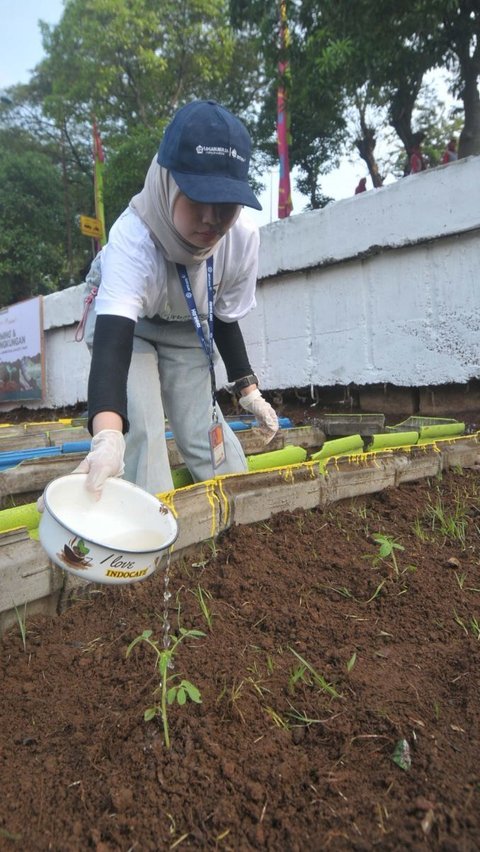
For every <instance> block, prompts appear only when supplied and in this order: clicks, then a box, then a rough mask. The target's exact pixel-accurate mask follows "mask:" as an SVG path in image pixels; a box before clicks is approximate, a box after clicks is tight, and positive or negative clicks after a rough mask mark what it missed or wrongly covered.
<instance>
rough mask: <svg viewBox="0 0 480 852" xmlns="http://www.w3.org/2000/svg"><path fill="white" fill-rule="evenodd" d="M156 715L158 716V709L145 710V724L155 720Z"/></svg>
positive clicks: (149, 708)
mask: <svg viewBox="0 0 480 852" xmlns="http://www.w3.org/2000/svg"><path fill="white" fill-rule="evenodd" d="M156 715H157V708H156V707H147V709H146V710H145V712H144V714H143V718H144V721H145V722H151V721H152V719H155V716H156Z"/></svg>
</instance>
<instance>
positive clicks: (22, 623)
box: [13, 604, 27, 652]
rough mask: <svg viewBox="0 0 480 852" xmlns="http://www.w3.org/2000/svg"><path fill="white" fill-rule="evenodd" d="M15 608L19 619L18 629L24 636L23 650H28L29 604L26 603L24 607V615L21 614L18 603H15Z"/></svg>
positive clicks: (22, 636)
mask: <svg viewBox="0 0 480 852" xmlns="http://www.w3.org/2000/svg"><path fill="white" fill-rule="evenodd" d="M13 608H14V610H15V617H16V619H17V624H18V629H19V631H20V636H21V638H22V645H23V650H24V651H25V652H26V651H27V604H24V607H23V616H22V615H21V614H20V611H19V609H18V607H17V605H16V604H13Z"/></svg>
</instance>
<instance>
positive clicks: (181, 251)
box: [129, 154, 225, 266]
mask: <svg viewBox="0 0 480 852" xmlns="http://www.w3.org/2000/svg"><path fill="white" fill-rule="evenodd" d="M179 194H180V189H179V188H178V186H177V184H176V183H175V181H174V179H173V177H172V175H171V174H170V172H169V171H168V169H164V168H163V166H160V165H159V164H158V161H157V155H156V154H155V156H154V158H153V160H152V162H151V164H150V168H149V170H148V172H147V176H146V178H145V184H144V187H143V189H142V190H141V192H139V193H138V195H134V196H133V198H132V199H131V201H130V205H129V206H130V207H131V208H132V209H133V210H134V211H135V213H136V214H137V215H138V216H139V217H140V219H141V220H142V221H143V222H144V223H145V225H146V226H147V228H149V229H150V234H151V236H152V239H153V241H154V243H155V245H157V246H158V247H159V248H160V249H161V250H162V253H163V255H164V257H165V259H166V260H169V261H171V262H172V263H182V264H184V265H185V266H187V265H188V264H191V263H202V262H203V261H204V260H206V259H207V257H210V256H211V255H212V254H213V253H214V252H216V251H217V249H218V247H219V246H220V244H221V242H222V240H219V241H218V242H217V243H216V244H215V246H213V247H212V246H206V247H205V248H198V247H197V246H194V245H192V243H189V242H187V241H186V240H184V239H183V237H181V236H180V234H179V233H178V231H177V230H176V228H175V226H174V224H173V208H174V205H175V201H176V200H177V198H178V196H179ZM222 239H225V237H223V238H222Z"/></svg>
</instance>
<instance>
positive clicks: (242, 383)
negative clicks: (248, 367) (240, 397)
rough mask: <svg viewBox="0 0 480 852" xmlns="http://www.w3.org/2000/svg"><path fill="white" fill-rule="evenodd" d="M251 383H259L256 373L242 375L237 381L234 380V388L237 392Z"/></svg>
mask: <svg viewBox="0 0 480 852" xmlns="http://www.w3.org/2000/svg"><path fill="white" fill-rule="evenodd" d="M250 385H258V379H257V377H256V375H255V373H250V374H249V375H248V376H242V378H241V379H237V381H236V382H233V390H234V391H235V393H238V392H239V391H241V390H243V389H244V388H248V387H249V386H250Z"/></svg>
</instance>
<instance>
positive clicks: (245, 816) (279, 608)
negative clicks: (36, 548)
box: [0, 471, 480, 852]
mask: <svg viewBox="0 0 480 852" xmlns="http://www.w3.org/2000/svg"><path fill="white" fill-rule="evenodd" d="M479 494H480V491H479V484H478V474H477V473H474V472H473V471H471V472H468V471H464V472H463V473H460V472H449V473H448V474H444V475H443V477H442V479H441V480H440V479H435V480H432V481H426V480H424V481H422V482H418V483H411V484H409V485H404V486H401V487H400V488H398V489H395V490H388V491H385V492H382V493H380V494H378V495H373V496H369V497H366V498H362V499H357V500H355V501H344V502H342V503H339V504H336V505H335V506H333V507H330V508H329V509H328V510H325V511H322V510H313V511H309V512H294V513H291V514H290V513H282V514H279V515H276V516H275V517H273V518H271V519H270V520H269V521H268V522H262V523H258V524H256V525H252V526H248V527H247V526H246V527H235V528H232V529H231V530H229V531H228V532H226V533H225V534H223V535H222V536H221V537H220V538H219V539H218V540H217V542H216V543H215V545H213V543H212V544H211V546H209V545H208V544H205V545H204V546H203V547H202V548H201V550H200V551H199V552H198V553H197V554H196V555H195V556H192V557H190V558H188V559H187V558H186V557H184V558H182V559H181V560H179V561H177V562H174V563H173V564H172V567H171V574H172V577H171V581H170V588H171V591H172V592H173V596H172V599H171V602H170V621H171V624H172V631H178V628H179V626H181V627H183V628H187V629H191V628H197V629H200V630H203V631H205V634H206V635H205V636H204V637H203V638H198V639H187V640H185V641H184V642H183V643H182V644H181V645H180V646H179V649H178V653H177V655H176V664H175V668H174V670H173V672H172V673H176V674H177V675H179V676H181V677H184V678H187V679H188V680H190V681H191V682H193V683H194V684H195V685H196V686H197V687H198V688H199V689H200V690H201V694H202V703H201V704H193V703H187V704H185V705H184V706H178V705H173V706H172V707H170V709H169V729H170V736H171V748H170V749H169V750H168V749H167V748H166V747H165V744H164V737H163V731H162V727H161V724H160V723H159V720H154V721H150V722H145V721H144V719H143V713H144V709H145V708H146V707H148V706H149V705H151V704H152V700H153V699H152V692H153V690H154V689H155V686H156V685H157V683H158V680H157V677H156V674H155V668H154V662H155V661H154V656H153V653H152V652H151V651H150V649H149V648H148V647H147V646H145V645H143V644H142V645H140V646H137V647H136V648H135V649H134V650H133V651H132V654H131V655H130V657H128V659H127V658H126V649H127V646H128V644H129V643H130V642H131V641H132V640H133V639H134V638H135V637H136V636H137V635H139V634H140V633H141V632H142V631H143V630H145V629H147V628H151V629H153V630H154V631H155V634H156V635H158V636H159V637H160V638H161V633H162V617H161V614H162V610H163V579H162V574H161V573H160V572H157V574H156V575H155V576H154V577H153V578H151V579H149V580H147V581H145V582H144V583H138V584H136V585H133V586H131V587H122V588H116V589H109V588H106V587H103V588H98V591H97V593H96V594H94V595H93V596H92V597H89V598H88V599H83V600H78V602H76V603H75V604H74V605H73V606H72V607H71V608H70V609H69V610H68V611H67V612H65V613H63V614H62V615H61V616H57V617H56V618H53V619H48V618H36V619H33V618H32V619H30V618H28V615H27V635H26V647H25V649H24V647H23V644H22V640H21V636H20V631H19V629H17V628H15V629H12V630H11V631H10V632H9V633H8V634H7V635H6V636H5V637H4V640H3V643H0V682H1V684H2V687H1V695H2V698H1V701H0V849H1V850H2V852H3V850H15V849H20V850H22V852H23V850H34V852H43V850H59V852H60V850H61V852H84V850H89V849H93V850H96V852H117V850H120V852H127V850H132V852H133V850H139V852H140V850H141V852H150V850H151V852H157V850H168V849H202V850H203V849H205V850H207V849H209V850H210V849H212V850H213V849H219V850H235V852H236V850H258V849H260V850H261V849H265V850H275V852H281V851H282V850H292V852H294V850H295V852H296V850H298V852H300V850H302V851H303V850H308V852H310V850H323V849H333V850H370V849H373V848H379V849H381V850H404V849H419V850H420V849H422V850H423V849H428V850H442V851H443V852H453V850H458V852H460V851H461V852H473V850H478V848H479V838H480V770H479V717H480V707H479V701H478V694H479V693H478V688H479V674H480V663H479V653H478V652H479V639H478V637H479V627H478V625H479V622H480V612H479V609H480V607H479V600H480V597H479V589H480V540H479V539H480V537H479V527H480V499H479ZM434 508H436V509H437V510H438V512H437V514H438V516H440V515H441V514H442V513H443V519H444V520H445V521H450V533H455V531H457V533H458V534H461V533H462V530H463V531H464V537H462V535H459V536H458V535H457V537H454V536H452V534H450V535H449V534H448V529H445V530H444V531H443V532H442V530H441V528H440V518H438V517H437V521H435V522H434V520H433V515H432V509H434ZM376 533H383V534H385V535H387V536H391V537H392V536H393V537H394V538H395V540H396V542H397V543H398V544H400V545H401V546H402V547H403V548H404V549H403V550H400V549H396V550H395V551H394V553H395V556H396V560H397V571H396V570H395V567H394V565H393V561H392V558H391V557H390V558H388V557H387V558H385V559H384V560H383V561H382V560H380V561H376V560H375V555H376V554H378V545H377V544H376V543H375V541H374V539H373V536H374V535H375V534H376ZM199 586H200V587H201V589H203V590H204V596H205V600H206V603H207V606H208V608H209V611H210V614H211V618H212V626H211V629H209V627H208V625H207V623H206V621H205V619H204V617H203V615H202V612H201V609H200V606H199V603H198V600H197V597H196V596H195V594H194V593H195V591H196V590H197V591H198V587H199ZM294 651H295V652H297V653H298V654H300V655H301V656H302V657H303V658H304V660H306V661H307V663H308V664H309V665H310V666H312V667H313V669H314V670H315V672H316V673H317V674H318V675H321V676H322V678H324V679H325V680H324V681H321V680H320V679H319V678H317V679H316V680H315V677H314V675H313V674H312V672H311V671H310V670H309V669H308V668H307V669H305V670H303V674H302V666H301V663H300V661H299V660H298V658H297V657H296V656H295V655H294V653H293V652H294ZM354 655H356V656H354ZM322 684H323V686H322ZM325 684H326V686H325ZM402 739H405V740H406V741H407V743H408V746H409V749H410V755H411V768H410V769H403V768H401V767H399V766H398V765H397V764H396V763H395V762H394V761H393V760H392V755H393V753H394V750H395V747H396V745H397V744H398V742H399V741H400V740H402Z"/></svg>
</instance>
